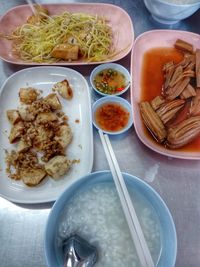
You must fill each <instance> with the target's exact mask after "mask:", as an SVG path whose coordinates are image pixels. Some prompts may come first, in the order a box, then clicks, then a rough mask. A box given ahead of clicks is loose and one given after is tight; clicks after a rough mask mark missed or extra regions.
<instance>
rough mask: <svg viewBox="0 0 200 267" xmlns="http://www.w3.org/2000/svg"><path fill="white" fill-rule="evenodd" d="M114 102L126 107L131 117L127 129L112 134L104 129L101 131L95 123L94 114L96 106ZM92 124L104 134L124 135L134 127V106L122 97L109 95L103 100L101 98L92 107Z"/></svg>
mask: <svg viewBox="0 0 200 267" xmlns="http://www.w3.org/2000/svg"><path fill="white" fill-rule="evenodd" d="M108 101H110V102H113V103H120V104H121V105H122V106H123V107H125V108H126V109H128V111H129V112H130V117H129V122H128V124H127V127H125V128H123V129H122V130H121V131H117V132H110V131H105V130H103V129H101V128H100V127H99V126H98V125H97V124H96V123H95V119H94V112H95V110H96V106H97V105H98V104H104V103H106V102H108ZM92 122H93V125H94V126H95V127H96V129H98V130H99V129H100V130H101V131H102V132H104V133H107V134H109V135H119V134H122V133H125V132H126V131H128V130H129V129H130V128H131V126H132V125H133V114H132V106H131V104H130V103H129V102H128V100H126V99H124V98H123V97H120V96H115V95H107V96H105V97H103V98H99V99H98V100H96V101H95V102H94V103H93V105H92Z"/></svg>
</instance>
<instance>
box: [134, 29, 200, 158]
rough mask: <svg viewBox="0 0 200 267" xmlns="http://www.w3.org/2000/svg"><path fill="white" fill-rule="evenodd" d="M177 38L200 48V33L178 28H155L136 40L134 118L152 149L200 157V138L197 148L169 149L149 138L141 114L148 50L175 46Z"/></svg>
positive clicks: (181, 155)
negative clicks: (145, 59) (143, 68)
mask: <svg viewBox="0 0 200 267" xmlns="http://www.w3.org/2000/svg"><path fill="white" fill-rule="evenodd" d="M177 39H182V40H185V41H186V42H189V43H191V44H193V46H194V48H200V35H198V34H195V33H191V32H186V31H176V30H154V31H148V32H145V33H143V34H141V35H140V36H139V37H138V38H137V39H136V42H135V45H134V49H133V51H132V55H131V74H132V86H131V103H132V107H133V119H134V126H135V130H136V133H137V135H138V137H139V138H140V140H141V141H142V142H143V143H144V144H145V145H146V146H148V147H149V148H151V149H152V150H154V151H156V152H158V153H160V154H162V155H165V156H169V157H174V158H180V159H191V160H194V159H196V160H199V159H200V141H199V140H200V138H198V140H197V142H196V143H195V144H196V145H195V146H196V148H197V149H196V150H195V151H194V150H187V148H185V147H183V148H180V149H174V150H172V149H168V148H166V147H164V146H161V145H159V144H158V143H156V142H155V141H154V140H153V139H151V138H148V136H147V135H146V134H145V131H144V125H143V121H142V118H141V116H140V110H139V106H138V103H139V102H140V101H141V97H142V90H141V88H142V65H143V58H144V54H145V53H146V51H148V50H149V49H152V48H156V47H173V45H174V43H175V41H176V40H177Z"/></svg>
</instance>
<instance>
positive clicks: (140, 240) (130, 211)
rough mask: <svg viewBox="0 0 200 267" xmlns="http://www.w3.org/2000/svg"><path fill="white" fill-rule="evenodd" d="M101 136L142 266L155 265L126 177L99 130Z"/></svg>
mask: <svg viewBox="0 0 200 267" xmlns="http://www.w3.org/2000/svg"><path fill="white" fill-rule="evenodd" d="M99 136H100V139H101V142H102V145H103V148H104V151H105V154H106V158H107V161H108V164H109V167H110V170H111V173H112V176H113V179H114V182H115V186H116V189H117V192H118V195H119V198H120V201H121V205H122V208H123V211H124V215H125V217H126V220H127V223H128V226H129V229H130V233H131V236H132V239H133V242H134V244H135V248H136V251H137V254H138V257H139V260H140V263H141V266H142V267H154V266H155V265H154V262H153V260H152V257H151V253H150V251H149V248H148V246H147V243H146V240H145V237H144V234H143V231H142V228H141V226H140V223H139V220H138V218H137V214H136V212H135V209H134V206H133V203H132V200H131V198H130V195H129V192H128V190H127V187H126V184H125V182H124V178H123V176H122V173H121V171H120V168H119V165H118V162H117V159H116V157H115V154H114V151H113V149H112V146H111V143H110V140H109V137H108V135H107V134H104V133H103V132H102V131H101V130H99Z"/></svg>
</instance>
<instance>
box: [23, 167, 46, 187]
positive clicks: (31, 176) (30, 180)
mask: <svg viewBox="0 0 200 267" xmlns="http://www.w3.org/2000/svg"><path fill="white" fill-rule="evenodd" d="M45 176H46V172H45V170H43V169H40V168H35V169H21V170H20V177H21V179H22V181H23V182H24V183H25V184H26V185H28V186H36V185H38V184H39V183H40V182H41V181H42V180H43V179H44V177H45Z"/></svg>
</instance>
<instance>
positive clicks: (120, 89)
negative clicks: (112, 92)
mask: <svg viewBox="0 0 200 267" xmlns="http://www.w3.org/2000/svg"><path fill="white" fill-rule="evenodd" d="M123 90H124V87H119V88H117V89H116V91H123Z"/></svg>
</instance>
